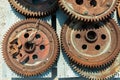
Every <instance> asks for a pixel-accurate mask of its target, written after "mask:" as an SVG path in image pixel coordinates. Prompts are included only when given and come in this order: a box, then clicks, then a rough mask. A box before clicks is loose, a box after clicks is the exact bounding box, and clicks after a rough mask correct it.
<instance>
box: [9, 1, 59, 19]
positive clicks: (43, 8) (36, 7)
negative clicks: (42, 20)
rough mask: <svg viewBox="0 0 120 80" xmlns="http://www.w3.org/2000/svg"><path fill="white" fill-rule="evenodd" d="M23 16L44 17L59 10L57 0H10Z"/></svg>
mask: <svg viewBox="0 0 120 80" xmlns="http://www.w3.org/2000/svg"><path fill="white" fill-rule="evenodd" d="M8 1H9V2H10V4H11V5H12V7H13V8H15V9H16V10H17V11H18V12H20V13H21V14H23V15H26V16H30V17H37V16H40V17H44V16H47V15H49V14H51V13H53V12H55V10H56V9H57V0H8Z"/></svg>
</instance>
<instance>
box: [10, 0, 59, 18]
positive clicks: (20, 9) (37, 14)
mask: <svg viewBox="0 0 120 80" xmlns="http://www.w3.org/2000/svg"><path fill="white" fill-rule="evenodd" d="M8 1H9V3H10V4H11V6H12V7H13V8H14V9H15V10H16V11H17V12H19V13H21V14H23V15H25V16H27V17H31V18H32V17H34V18H35V17H36V18H37V17H45V16H48V15H50V14H52V13H54V12H55V11H56V10H57V9H58V6H57V4H58V3H57V1H55V2H54V7H53V5H52V8H49V9H46V11H32V10H30V9H27V8H26V7H24V6H23V5H21V4H20V3H19V1H17V0H8ZM50 7H51V6H50Z"/></svg>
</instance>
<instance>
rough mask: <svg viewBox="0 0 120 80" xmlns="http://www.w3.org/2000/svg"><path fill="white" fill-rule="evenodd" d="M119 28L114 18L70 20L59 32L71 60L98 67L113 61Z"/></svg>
mask: <svg viewBox="0 0 120 80" xmlns="http://www.w3.org/2000/svg"><path fill="white" fill-rule="evenodd" d="M119 34H120V32H119V28H118V25H117V24H116V23H115V21H114V20H112V19H110V20H109V21H103V22H96V23H86V22H81V21H74V20H71V21H69V20H68V22H66V23H65V25H64V26H63V28H62V32H61V41H62V46H63V49H64V51H65V52H66V54H67V55H68V56H69V57H70V59H71V60H72V61H74V62H75V63H77V64H80V65H83V66H87V67H100V66H103V65H107V64H109V63H110V62H111V61H113V60H114V59H115V58H116V56H117V55H118V52H119V50H120V46H119V44H120V42H119V41H120V37H119Z"/></svg>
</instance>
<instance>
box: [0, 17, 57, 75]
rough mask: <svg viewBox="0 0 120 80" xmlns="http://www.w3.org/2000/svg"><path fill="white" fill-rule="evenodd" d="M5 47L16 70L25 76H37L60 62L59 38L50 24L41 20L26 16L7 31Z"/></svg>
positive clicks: (8, 58) (5, 54) (9, 63)
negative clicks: (57, 60) (58, 60)
mask: <svg viewBox="0 0 120 80" xmlns="http://www.w3.org/2000/svg"><path fill="white" fill-rule="evenodd" d="M2 50H3V57H4V59H5V61H6V63H7V65H8V66H9V67H10V68H11V69H12V70H13V71H15V72H16V73H18V74H20V75H22V76H34V75H38V74H41V73H43V72H44V71H46V70H47V69H48V68H50V67H51V66H52V64H53V63H54V62H55V61H56V58H57V56H58V53H59V41H58V37H57V34H56V33H55V31H54V30H53V29H52V27H51V26H50V25H48V24H47V23H45V22H43V21H40V20H37V19H26V20H23V21H20V22H18V23H16V24H15V25H13V26H12V27H11V28H10V30H9V31H8V32H7V33H6V35H5V37H4V40H3V46H2Z"/></svg>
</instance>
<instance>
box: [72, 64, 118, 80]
mask: <svg viewBox="0 0 120 80" xmlns="http://www.w3.org/2000/svg"><path fill="white" fill-rule="evenodd" d="M119 64H120V63H119ZM70 65H71V67H72V69H73V70H75V71H76V72H77V73H78V74H80V75H81V76H83V77H85V78H87V79H89V80H109V79H111V78H112V77H114V75H115V74H116V72H119V71H120V70H117V71H115V72H114V73H113V74H109V75H106V74H105V73H104V72H106V73H107V72H109V71H107V70H106V69H105V70H103V71H100V72H86V71H83V70H82V69H80V68H79V67H78V66H77V65H76V64H74V63H72V62H71V63H70ZM117 67H120V65H119V66H117ZM119 69H120V68H119ZM98 75H99V76H98ZM100 75H101V76H100ZM104 75H105V76H104Z"/></svg>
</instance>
